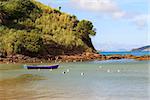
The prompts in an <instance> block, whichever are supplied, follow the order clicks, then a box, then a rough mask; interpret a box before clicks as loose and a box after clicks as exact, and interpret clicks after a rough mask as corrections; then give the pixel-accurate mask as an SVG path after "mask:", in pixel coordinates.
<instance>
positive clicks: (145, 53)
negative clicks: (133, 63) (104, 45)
mask: <svg viewBox="0 0 150 100" xmlns="http://www.w3.org/2000/svg"><path fill="white" fill-rule="evenodd" d="M99 53H100V54H103V55H114V54H119V55H127V54H129V55H134V56H144V55H150V52H149V51H141V52H139V51H137V52H132V51H120V52H99Z"/></svg>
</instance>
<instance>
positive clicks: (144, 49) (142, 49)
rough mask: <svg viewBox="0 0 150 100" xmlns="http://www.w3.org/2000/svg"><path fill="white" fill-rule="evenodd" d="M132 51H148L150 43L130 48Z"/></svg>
mask: <svg viewBox="0 0 150 100" xmlns="http://www.w3.org/2000/svg"><path fill="white" fill-rule="evenodd" d="M132 51H150V45H148V46H143V47H140V48H135V49H132Z"/></svg>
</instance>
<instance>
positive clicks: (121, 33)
mask: <svg viewBox="0 0 150 100" xmlns="http://www.w3.org/2000/svg"><path fill="white" fill-rule="evenodd" d="M38 1H40V2H42V3H44V4H46V5H49V6H51V7H54V8H58V7H59V6H61V7H62V9H61V11H63V12H67V13H69V14H72V15H76V16H77V17H78V19H79V20H82V19H86V20H90V21H92V22H93V24H94V26H95V28H96V31H97V34H96V36H95V37H92V41H93V44H94V46H95V48H96V49H99V50H104V51H114V50H130V49H132V48H135V47H140V46H144V45H148V44H150V41H148V34H150V33H149V32H148V24H149V23H150V19H149V17H150V14H149V12H148V3H150V2H149V1H148V0H38Z"/></svg>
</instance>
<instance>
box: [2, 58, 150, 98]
mask: <svg viewBox="0 0 150 100" xmlns="http://www.w3.org/2000/svg"><path fill="white" fill-rule="evenodd" d="M47 64H52V63H44V65H47ZM30 65H31V64H30ZM59 65H60V67H59V68H58V69H55V70H28V69H26V68H24V67H23V64H0V100H150V95H149V93H150V74H149V72H150V66H149V61H136V60H133V59H130V60H129V59H122V60H105V61H98V60H93V61H85V62H68V63H60V64H59Z"/></svg>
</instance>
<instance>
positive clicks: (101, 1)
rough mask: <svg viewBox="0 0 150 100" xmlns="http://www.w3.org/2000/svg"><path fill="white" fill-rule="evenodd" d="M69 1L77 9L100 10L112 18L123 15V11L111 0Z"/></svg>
mask: <svg viewBox="0 0 150 100" xmlns="http://www.w3.org/2000/svg"><path fill="white" fill-rule="evenodd" d="M71 2H72V4H73V5H75V6H76V7H77V8H79V9H83V10H88V11H96V12H101V13H104V14H108V15H111V16H112V17H113V18H121V17H123V16H125V12H124V11H122V10H121V9H120V8H119V6H118V5H117V3H116V2H114V1H113V0H72V1H71Z"/></svg>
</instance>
